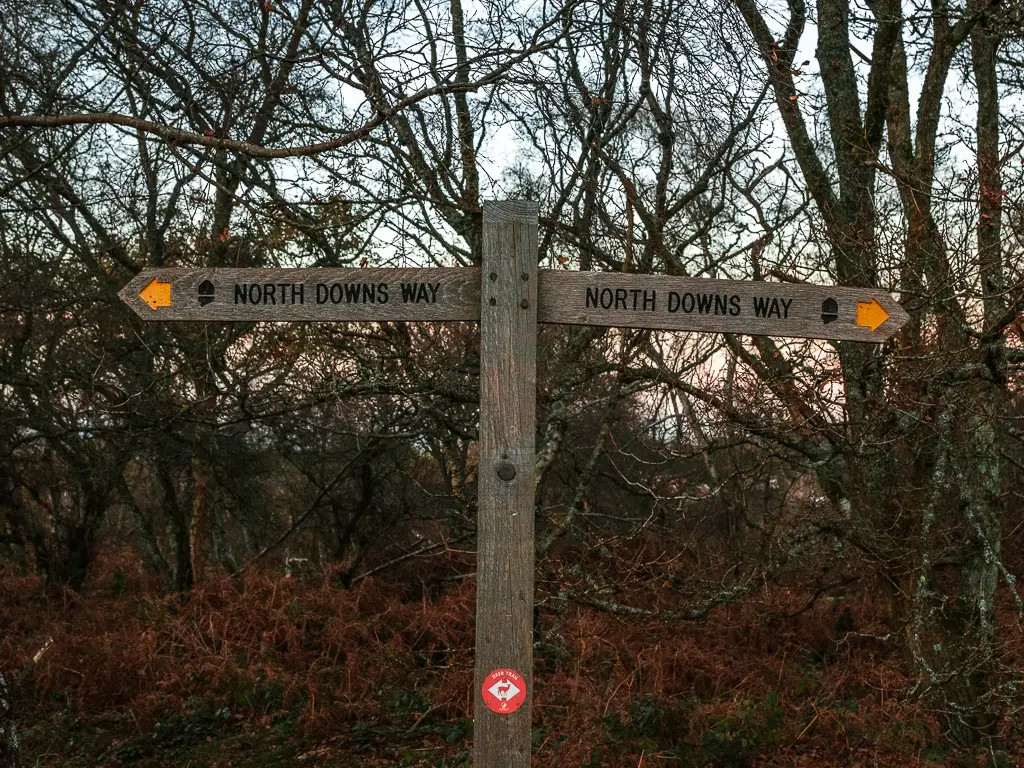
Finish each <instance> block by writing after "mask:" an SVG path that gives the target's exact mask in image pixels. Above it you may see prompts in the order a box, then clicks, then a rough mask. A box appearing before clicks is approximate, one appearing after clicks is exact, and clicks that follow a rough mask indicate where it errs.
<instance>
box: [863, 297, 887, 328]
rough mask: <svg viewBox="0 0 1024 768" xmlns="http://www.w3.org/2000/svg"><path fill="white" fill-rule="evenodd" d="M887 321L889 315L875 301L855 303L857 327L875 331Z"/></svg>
mask: <svg viewBox="0 0 1024 768" xmlns="http://www.w3.org/2000/svg"><path fill="white" fill-rule="evenodd" d="M888 319H889V313H888V312H886V311H885V309H884V308H883V307H882V305H881V304H879V303H878V302H877V301H876V300H875V299H872V300H871V301H858V302H857V325H860V326H863V327H865V328H870V329H871V330H872V331H877V330H878V326H880V325H881V324H882V323H884V322H885V321H886V320H888Z"/></svg>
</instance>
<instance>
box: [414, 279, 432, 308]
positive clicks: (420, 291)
mask: <svg viewBox="0 0 1024 768" xmlns="http://www.w3.org/2000/svg"><path fill="white" fill-rule="evenodd" d="M427 301H429V299H428V298H427V284H426V283H420V284H419V287H418V288H417V289H416V303H417V304H419V303H420V302H427Z"/></svg>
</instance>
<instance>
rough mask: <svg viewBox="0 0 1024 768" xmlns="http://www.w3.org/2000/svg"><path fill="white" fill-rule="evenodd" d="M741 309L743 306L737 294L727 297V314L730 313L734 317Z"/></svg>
mask: <svg viewBox="0 0 1024 768" xmlns="http://www.w3.org/2000/svg"><path fill="white" fill-rule="evenodd" d="M742 311H743V307H742V305H741V304H740V297H739V296H730V297H729V314H730V315H732V316H733V317H736V315H738V314H739V313H740V312H742Z"/></svg>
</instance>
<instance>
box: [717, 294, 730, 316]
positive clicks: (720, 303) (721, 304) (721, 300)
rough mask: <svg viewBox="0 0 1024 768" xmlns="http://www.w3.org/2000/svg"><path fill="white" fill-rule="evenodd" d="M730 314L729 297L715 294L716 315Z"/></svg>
mask: <svg viewBox="0 0 1024 768" xmlns="http://www.w3.org/2000/svg"><path fill="white" fill-rule="evenodd" d="M728 312H729V297H728V296H727V295H726V296H723V295H722V294H720V293H716V294H715V314H716V315H725V314H728Z"/></svg>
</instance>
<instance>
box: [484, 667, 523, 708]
mask: <svg viewBox="0 0 1024 768" xmlns="http://www.w3.org/2000/svg"><path fill="white" fill-rule="evenodd" d="M480 693H482V694H483V697H484V704H486V705H487V708H488V709H489V710H491V712H497V713H498V714H499V715H510V714H512V713H513V712H515V711H516V710H517V709H519V708H520V707H521V706H523V702H524V701H526V681H525V680H523V677H522V675H520V674H519V673H518V672H516V671H515V670H512V669H496V670H494V671H493V672H491V674H489V675H488V676H487V678H486V679H485V680H484V684H483V685H482V686H481V687H480Z"/></svg>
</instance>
